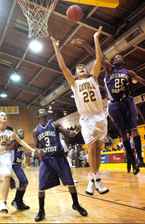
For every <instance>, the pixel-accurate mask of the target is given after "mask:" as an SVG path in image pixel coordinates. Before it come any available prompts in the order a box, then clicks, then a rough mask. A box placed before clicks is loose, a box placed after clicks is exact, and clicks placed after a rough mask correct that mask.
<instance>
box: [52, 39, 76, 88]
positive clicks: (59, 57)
mask: <svg viewBox="0 0 145 224" xmlns="http://www.w3.org/2000/svg"><path fill="white" fill-rule="evenodd" d="M51 40H52V44H53V47H54V51H55V54H56V58H57V61H58V64H59V67H60V69H61V70H62V72H63V74H64V77H65V78H66V80H67V82H68V84H69V86H70V87H71V86H73V85H74V82H75V78H74V77H73V75H72V73H71V71H70V70H69V69H68V67H67V66H66V64H65V61H64V59H63V57H62V54H61V52H60V50H59V44H58V43H59V42H58V41H56V40H55V39H54V38H53V37H51Z"/></svg>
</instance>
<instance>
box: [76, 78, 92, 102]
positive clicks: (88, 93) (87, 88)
mask: <svg viewBox="0 0 145 224" xmlns="http://www.w3.org/2000/svg"><path fill="white" fill-rule="evenodd" d="M94 90H96V89H95V86H94V85H93V84H92V83H90V82H85V83H82V84H80V85H79V92H80V93H81V92H82V93H83V98H84V103H88V102H90V101H91V102H92V101H96V97H95V91H94Z"/></svg>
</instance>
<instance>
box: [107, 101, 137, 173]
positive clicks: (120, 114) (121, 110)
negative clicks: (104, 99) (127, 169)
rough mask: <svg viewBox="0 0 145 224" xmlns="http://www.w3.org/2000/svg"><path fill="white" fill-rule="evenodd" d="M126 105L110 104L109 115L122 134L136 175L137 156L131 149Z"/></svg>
mask: <svg viewBox="0 0 145 224" xmlns="http://www.w3.org/2000/svg"><path fill="white" fill-rule="evenodd" d="M127 109H128V108H126V103H123V102H122V103H120V102H119V103H118V102H117V103H116V102H115V103H110V104H109V115H110V117H111V119H112V121H113V122H114V125H115V126H116V128H117V130H118V132H119V133H120V136H121V139H122V143H123V145H124V148H125V150H126V154H127V158H129V159H130V162H131V164H132V166H133V173H134V174H135V175H136V174H137V173H138V172H139V170H138V168H137V166H136V161H135V156H134V153H133V150H132V148H131V144H130V139H129V138H128V135H127V131H126V130H127V129H128V120H129V119H130V118H129V119H128V113H127Z"/></svg>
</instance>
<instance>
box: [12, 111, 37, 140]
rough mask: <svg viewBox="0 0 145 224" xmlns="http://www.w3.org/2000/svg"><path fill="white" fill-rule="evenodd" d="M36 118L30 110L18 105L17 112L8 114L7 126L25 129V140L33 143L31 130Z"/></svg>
mask: <svg viewBox="0 0 145 224" xmlns="http://www.w3.org/2000/svg"><path fill="white" fill-rule="evenodd" d="M36 122H37V121H36V118H35V117H34V116H33V115H32V111H30V110H28V109H26V108H24V107H20V108H19V114H12V115H11V114H10V115H8V126H11V127H13V128H14V129H18V128H23V129H24V131H25V140H26V141H27V142H28V143H29V144H33V137H32V132H33V128H34V127H35V125H36Z"/></svg>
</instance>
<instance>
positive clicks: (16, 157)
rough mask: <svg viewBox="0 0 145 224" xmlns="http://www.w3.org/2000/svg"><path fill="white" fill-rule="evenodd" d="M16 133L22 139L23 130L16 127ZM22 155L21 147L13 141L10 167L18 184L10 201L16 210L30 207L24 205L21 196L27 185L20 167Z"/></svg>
mask: <svg viewBox="0 0 145 224" xmlns="http://www.w3.org/2000/svg"><path fill="white" fill-rule="evenodd" d="M17 135H18V136H19V138H20V139H24V130H23V129H18V130H17ZM23 157H24V150H23V147H22V146H21V145H20V144H18V143H17V142H16V141H15V144H14V150H13V165H12V169H13V174H14V179H15V182H16V183H17V182H18V184H19V186H16V187H17V190H16V194H15V197H14V199H13V201H12V205H13V206H14V207H15V208H16V209H17V210H20V211H22V210H27V209H29V208H30V207H29V206H27V205H25V203H24V202H23V197H24V194H25V192H26V188H27V185H28V179H27V177H26V175H25V172H24V170H23V167H22V161H23Z"/></svg>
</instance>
